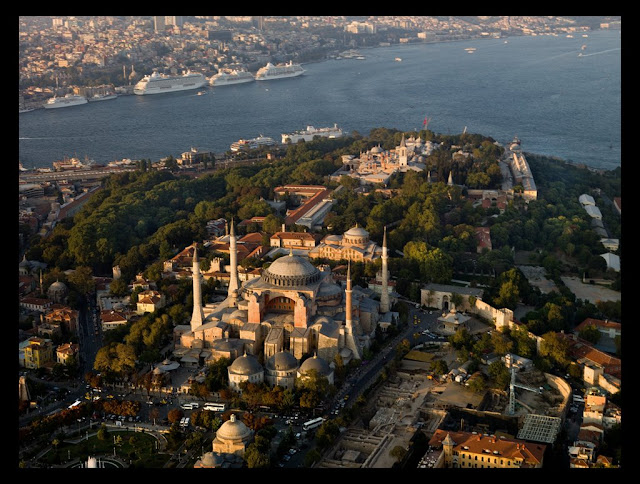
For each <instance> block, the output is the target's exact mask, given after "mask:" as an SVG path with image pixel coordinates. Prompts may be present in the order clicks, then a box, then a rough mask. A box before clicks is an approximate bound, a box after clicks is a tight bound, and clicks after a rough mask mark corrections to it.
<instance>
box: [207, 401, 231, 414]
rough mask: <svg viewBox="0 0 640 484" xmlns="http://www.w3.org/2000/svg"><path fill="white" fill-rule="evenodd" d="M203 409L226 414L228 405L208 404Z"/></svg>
mask: <svg viewBox="0 0 640 484" xmlns="http://www.w3.org/2000/svg"><path fill="white" fill-rule="evenodd" d="M202 408H204V409H205V410H209V411H211V412H224V411H225V410H226V409H227V404H226V403H218V402H207V403H205V404H204V407H202Z"/></svg>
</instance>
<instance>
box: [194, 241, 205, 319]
mask: <svg viewBox="0 0 640 484" xmlns="http://www.w3.org/2000/svg"><path fill="white" fill-rule="evenodd" d="M191 278H192V279H193V313H192V314H191V331H195V330H196V329H197V328H199V327H200V326H202V323H203V322H204V311H203V310H202V289H201V287H200V282H201V279H202V276H201V274H200V259H199V258H198V245H197V244H194V247H193V267H192V270H191Z"/></svg>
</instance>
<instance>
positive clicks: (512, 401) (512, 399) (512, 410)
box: [508, 366, 542, 415]
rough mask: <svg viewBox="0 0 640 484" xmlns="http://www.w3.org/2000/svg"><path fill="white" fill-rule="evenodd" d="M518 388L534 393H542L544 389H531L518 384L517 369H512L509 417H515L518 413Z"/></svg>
mask: <svg viewBox="0 0 640 484" xmlns="http://www.w3.org/2000/svg"><path fill="white" fill-rule="evenodd" d="M516 388H521V389H523V390H528V391H530V392H534V393H542V387H538V388H535V387H530V386H527V385H523V384H521V383H517V382H516V369H515V368H514V367H513V366H512V367H511V383H510V384H509V409H508V413H509V415H513V414H515V413H516Z"/></svg>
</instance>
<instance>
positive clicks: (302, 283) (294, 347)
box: [173, 223, 395, 391]
mask: <svg viewBox="0 0 640 484" xmlns="http://www.w3.org/2000/svg"><path fill="white" fill-rule="evenodd" d="M229 235H230V237H229V249H230V251H229V255H230V279H229V286H228V290H227V297H226V299H225V300H224V301H222V302H219V303H211V304H203V301H202V292H201V281H202V273H201V271H200V261H199V257H198V253H197V248H196V249H195V251H194V256H193V266H192V276H193V277H192V279H193V313H192V317H191V322H190V324H189V325H186V324H184V325H178V326H176V327H175V328H174V351H173V354H174V357H175V359H176V360H177V361H180V363H181V364H182V365H184V366H189V365H191V366H194V367H200V366H203V365H205V364H208V363H212V362H214V361H216V360H217V359H219V358H222V357H225V358H228V359H230V360H231V361H232V363H231V365H230V366H229V367H228V373H229V382H230V386H231V388H233V389H235V390H238V391H239V390H240V383H242V382H243V381H251V382H260V383H262V382H265V383H267V384H269V385H271V386H274V385H280V386H282V387H285V388H292V387H293V385H294V382H295V379H296V378H301V377H303V376H304V375H305V373H307V372H308V371H309V370H311V369H314V370H316V371H317V372H319V374H321V375H322V376H325V377H326V378H327V379H328V380H329V382H330V383H332V382H333V367H334V359H335V357H336V356H337V355H340V357H341V358H342V361H343V363H344V364H348V363H349V361H351V360H353V359H361V358H362V355H363V351H364V350H365V349H366V348H368V347H369V346H370V344H371V341H372V340H373V338H374V335H375V331H376V328H377V327H378V326H379V325H380V326H382V327H383V328H384V327H385V325H387V324H389V323H390V322H391V321H392V320H393V318H394V315H395V313H393V312H391V310H390V298H389V291H388V269H387V267H388V266H387V247H386V231H385V235H384V241H383V247H382V251H381V252H382V254H381V259H382V293H381V296H380V300H377V299H374V298H373V294H372V292H371V290H369V289H363V288H360V287H358V286H355V287H352V284H351V273H350V266H349V268H348V270H347V280H346V285H345V287H343V286H342V285H341V284H340V283H338V282H336V281H335V279H334V277H333V274H332V271H331V269H330V268H329V266H326V265H321V266H319V267H315V266H314V265H313V264H311V263H310V262H309V260H308V259H307V258H305V257H301V256H297V255H294V254H293V252H292V251H291V252H290V253H289V254H288V255H284V256H282V257H280V258H278V259H276V260H274V261H273V262H272V263H271V265H269V267H267V268H266V269H264V270H263V271H262V274H261V275H260V277H256V278H253V279H249V280H247V281H245V282H243V283H242V284H240V282H239V279H238V260H237V240H236V235H235V230H234V225H233V223H232V224H231V230H230V234H229Z"/></svg>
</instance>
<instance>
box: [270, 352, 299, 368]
mask: <svg viewBox="0 0 640 484" xmlns="http://www.w3.org/2000/svg"><path fill="white" fill-rule="evenodd" d="M267 366H268V368H269V369H271V370H276V371H289V370H295V369H297V368H298V360H297V359H296V357H295V356H293V355H292V354H291V353H289V352H288V351H280V352H279V353H276V354H275V355H273V356H272V357H271V358H269V361H268V362H267Z"/></svg>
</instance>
